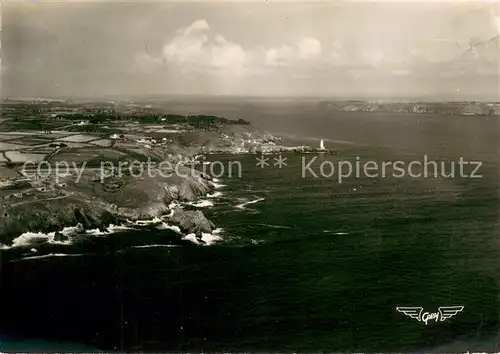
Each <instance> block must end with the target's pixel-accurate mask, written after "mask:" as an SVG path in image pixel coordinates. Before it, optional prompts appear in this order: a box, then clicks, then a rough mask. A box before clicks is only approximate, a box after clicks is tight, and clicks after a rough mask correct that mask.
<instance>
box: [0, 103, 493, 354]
mask: <svg viewBox="0 0 500 354" xmlns="http://www.w3.org/2000/svg"><path fill="white" fill-rule="evenodd" d="M290 112H294V114H296V110H293V109H292V110H290ZM272 117H274V120H273V119H271V118H272ZM311 117H312V118H310V119H309V120H308V121H305V120H299V119H298V118H297V117H295V116H294V115H286V114H282V115H279V114H276V115H274V114H273V115H269V116H266V117H254V120H256V121H259V122H258V123H261V125H264V126H266V127H267V128H269V129H271V130H277V129H278V128H281V131H285V132H286V133H288V134H289V135H293V136H298V135H299V133H301V134H302V136H303V137H324V138H325V139H330V140H326V143H327V146H328V147H332V148H337V149H339V151H340V154H339V155H334V156H329V155H327V156H322V157H319V158H318V160H316V163H314V164H313V169H314V170H315V171H316V172H318V171H319V165H320V163H321V161H323V160H325V159H326V160H329V161H335V160H339V159H341V160H347V161H352V162H354V161H355V160H356V157H358V156H359V157H360V160H361V161H367V160H373V161H379V162H380V161H382V160H401V161H405V162H407V163H409V162H411V161H413V160H418V161H420V160H422V158H423V155H424V154H426V155H429V157H431V158H435V159H444V160H446V161H448V162H450V161H451V160H453V159H458V158H459V157H460V156H463V157H464V159H466V160H481V161H482V162H483V165H482V167H481V170H480V173H481V174H482V178H479V179H470V178H459V177H457V178H411V177H405V178H382V177H378V178H370V177H366V176H365V177H362V176H361V177H359V178H354V177H351V178H346V179H345V180H344V181H343V182H342V183H338V180H337V179H336V178H335V177H331V178H314V177H312V176H309V175H308V176H307V177H306V178H302V176H301V172H302V171H301V170H302V160H301V159H302V158H305V159H306V162H307V161H310V160H311V159H312V158H313V157H314V156H313V155H306V156H305V157H302V156H298V155H287V158H288V160H287V166H286V167H283V168H282V169H279V168H278V167H266V168H264V169H261V168H259V167H256V166H255V163H256V161H255V156H247V157H243V156H242V157H234V156H233V157H230V156H226V157H217V159H218V160H220V161H222V162H223V163H224V164H225V165H226V166H227V163H228V162H229V161H234V160H238V161H240V162H241V164H242V174H241V177H240V178H238V177H234V176H233V177H232V178H228V177H227V176H225V177H221V182H220V183H224V184H226V187H224V188H222V189H220V191H222V192H223V196H222V197H221V198H220V199H217V200H215V201H216V205H215V206H214V207H213V208H208V209H204V212H206V214H207V216H209V217H210V218H211V219H212V220H213V221H214V222H215V223H216V224H217V225H218V226H220V227H222V228H223V229H224V231H223V233H222V237H223V239H224V241H223V242H221V243H219V244H215V245H212V246H207V247H198V246H196V245H193V244H190V243H188V242H181V241H179V240H178V239H177V238H176V237H175V236H173V235H172V233H171V232H168V231H158V230H153V229H152V230H150V231H148V232H134V233H122V234H114V235H112V236H109V237H107V238H100V239H99V240H98V241H95V243H93V244H88V243H87V244H85V245H83V244H82V245H80V246H75V247H74V248H75V249H74V250H73V252H78V253H87V255H85V256H77V257H76V256H75V257H53V258H46V259H37V260H24V261H20V262H11V261H10V260H11V259H10V258H9V257H11V256H8V255H4V260H3V262H2V272H1V281H2V283H1V284H0V310H1V311H0V316H1V324H0V328H1V332H2V333H5V334H6V335H8V336H11V338H22V339H27V338H36V339H46V340H52V341H64V342H75V343H80V344H85V345H87V346H90V347H93V348H100V349H103V350H113V349H118V350H163V351H166V350H168V351H173V350H190V351H223V350H226V351H244V350H253V351H257V350H259V351H267V350H279V351H291V350H294V351H339V350H347V351H365V352H366V351H410V350H419V349H422V350H424V349H426V348H432V347H436V346H440V345H446V344H447V343H453V342H456V341H461V342H462V343H466V344H467V345H468V346H467V348H465V347H464V348H460V349H464V350H465V349H468V350H470V349H473V348H474V347H470V346H471V345H474V343H478V342H487V343H488V344H487V345H489V346H490V347H489V348H490V350H491V345H493V344H494V341H495V340H494V339H493V342H492V339H491V338H494V336H495V334H497V333H498V329H499V315H500V314H499V289H498V286H499V280H500V279H499V278H500V276H499V274H500V267H499V252H498V247H499V238H498V220H499V219H498V216H499V215H498V205H499V200H498V190H499V180H498V149H497V143H498V132H499V130H498V122H497V121H494V120H491V119H487V118H476V117H435V116H414V115H399V116H398V115H392V116H377V115H359V114H356V115H354V114H345V115H342V116H337V117H335V119H334V120H332V119H331V117H326V116H325V117H323V119H322V118H321V117H317V116H314V115H311ZM286 122H288V124H285V123H286ZM334 141H337V142H334ZM338 141H341V142H338ZM310 142H311V144H313V143H314V144H317V143H318V142H317V140H311V141H310ZM269 162H271V163H273V162H274V161H273V159H272V158H271V160H270V161H269ZM469 172H470V170H469ZM251 201H254V203H248V202H251ZM245 203H247V204H245ZM242 204H243V205H242ZM159 243H164V244H172V245H177V246H178V247H164V248H160V247H156V248H131V247H130V246H132V245H148V244H159ZM60 251H61V250H60ZM454 305H462V306H464V310H463V311H462V312H461V313H459V314H458V315H457V316H455V317H453V318H452V319H450V320H447V321H445V322H440V323H430V322H429V324H428V325H427V326H425V325H424V324H423V323H421V322H418V321H416V320H414V319H411V318H409V317H406V316H404V315H403V314H401V313H398V312H397V311H396V309H395V307H396V306H422V307H424V309H425V310H426V311H429V312H434V311H436V309H437V308H438V307H440V306H454ZM12 336H15V337H12ZM0 343H1V341H0ZM492 343H493V344H492ZM75 348H77V347H75ZM476 348H477V347H476ZM0 349H1V348H0ZM486 349H488V348H486ZM19 350H20V349H19ZM75 350H78V349H75ZM483 350H485V349H483ZM497 351H498V350H497Z"/></svg>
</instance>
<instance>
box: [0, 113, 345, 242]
mask: <svg viewBox="0 0 500 354" xmlns="http://www.w3.org/2000/svg"><path fill="white" fill-rule="evenodd" d="M32 105H33V107H32V109H33V114H35V115H36V117H37V119H38V120H39V119H44V124H45V125H47V126H50V125H54V126H57V127H60V125H61V124H64V126H63V128H64V129H61V128H58V130H56V131H52V132H51V129H48V128H45V129H43V131H37V130H36V129H37V127H38V128H39V123H37V125H33V124H31V123H30V122H29V121H26V122H24V121H23V122H22V123H20V122H19V121H18V120H16V119H15V118H12V119H11V120H7V121H5V122H4V123H3V129H4V130H5V132H4V133H3V134H4V139H8V140H7V141H9V142H10V141H14V142H15V141H17V140H19V139H21V141H26V142H29V143H30V144H35V145H33V148H29V149H28V148H24V150H22V151H20V150H13V151H7V150H5V151H7V152H8V153H10V156H15V157H16V158H18V159H19V160H18V161H10V160H9V161H8V163H7V164H5V166H1V165H0V249H1V248H8V247H12V246H13V242H14V241H15V239H16V238H17V237H19V236H20V235H23V234H24V233H43V234H48V233H51V234H53V237H52V236H51V238H50V240H48V241H50V242H67V241H69V237H68V236H67V235H65V234H64V233H63V232H62V231H63V230H64V228H68V227H73V228H76V230H82V231H89V230H97V229H98V230H100V231H104V230H107V229H108V227H109V226H110V225H127V224H130V223H134V222H136V221H139V220H153V219H155V218H162V219H164V220H166V222H167V223H168V224H169V225H172V226H174V227H176V230H179V232H180V233H181V234H182V236H187V235H194V237H195V240H197V241H198V242H199V243H200V244H202V243H203V234H212V232H213V231H214V230H215V225H214V224H213V223H212V222H211V221H210V220H208V219H207V218H206V217H205V215H204V214H203V212H202V211H200V210H195V211H193V210H187V209H186V208H184V207H183V206H182V204H185V203H193V202H195V201H197V200H198V199H199V198H202V197H204V196H207V195H208V194H209V193H212V192H213V190H214V183H213V181H212V180H211V177H210V176H209V175H207V174H205V173H203V172H201V171H199V170H197V169H196V168H197V166H198V165H200V164H203V161H200V160H199V157H203V156H204V155H214V154H232V155H233V154H279V153H316V152H319V153H335V152H334V151H331V150H326V149H324V148H323V149H314V148H311V147H309V146H295V147H290V146H285V144H284V143H283V140H282V139H281V138H279V137H276V136H273V135H272V134H270V133H268V132H264V131H260V130H258V129H256V128H254V127H252V126H251V125H250V124H249V123H248V122H246V121H244V120H242V119H239V120H234V121H233V120H228V119H226V118H219V117H213V116H179V115H168V114H167V115H165V114H147V115H142V113H140V114H139V115H137V114H135V113H134V114H132V115H129V114H128V113H124V112H121V113H120V112H117V111H115V112H114V113H113V114H110V113H107V114H104V115H103V114H102V112H101V113H99V119H97V118H96V116H95V115H90V116H87V115H81V114H79V113H78V109H77V110H76V112H72V114H71V115H67V116H66V115H65V116H63V117H62V118H61V117H59V116H57V115H56V116H54V113H50V112H51V110H52V108H50V107H49V112H47V114H46V116H44V115H43V114H42V115H41V113H40V112H41V108H40V107H38V106H37V104H36V103H32ZM58 105H59V104H58ZM30 107H31V106H30V105H27V106H25V105H24V104H23V105H17V104H13V105H11V106H9V110H10V111H11V112H10V113H9V114H12V115H13V117H15V116H16V114H26V110H28V111H29V110H30V109H31V108H30ZM45 109H47V107H43V110H45ZM54 109H56V111H58V110H60V109H61V107H54ZM68 109H69V108H68ZM86 109H88V108H86ZM43 110H42V111H43ZM71 110H74V107H71ZM84 111H86V110H84ZM7 113H8V112H7ZM54 117H55V118H54ZM84 118H85V119H87V120H82V121H81V119H84ZM59 119H64V120H65V121H64V123H61V122H60V121H59ZM20 124H22V125H23V126H24V125H26V128H27V129H25V130H22V131H21V130H19V129H20ZM111 133H112V134H111ZM47 134H49V135H51V137H47ZM39 142H44V143H43V144H39ZM1 144H2V143H1V142H0V146H2V145H1ZM4 146H6V148H7V149H8V148H9V147H11V146H14V147H16V146H21V145H14V144H10V143H9V144H6V145H4ZM1 150H2V149H0V152H1ZM42 153H43V155H41V154H42ZM24 154H27V155H28V156H33V157H37V158H39V157H40V156H43V159H42V160H38V165H37V164H36V163H35V162H33V166H34V167H33V170H32V171H31V172H30V173H31V175H28V173H27V171H23V163H25V162H26V161H29V162H30V163H31V161H30V160H26V158H25V157H23V155H24ZM40 161H43V163H46V166H49V167H52V171H53V168H54V166H57V165H58V164H63V165H66V166H71V168H69V169H67V171H65V173H62V174H61V173H56V174H55V175H54V174H52V175H50V174H49V175H39V174H40V171H39V170H38V169H36V173H35V167H37V166H38V167H39V166H40V165H41V162H40ZM146 161H148V162H147V164H148V173H139V174H137V170H139V172H140V171H142V172H144V170H143V168H144V166H143V164H144V163H146ZM137 163H139V165H137ZM151 163H153V168H151V166H150V165H149V164H151ZM165 163H166V164H165ZM104 166H105V167H106V168H103V167H104ZM117 166H119V167H120V168H118V169H116V167H117ZM174 166H175V167H174ZM109 167H111V170H110V169H109ZM122 167H125V168H124V171H123V170H122V169H121V168H122ZM141 169H142V170H141ZM28 172H29V171H28ZM2 174H3V175H2ZM13 175H14V176H16V177H12V176H13ZM4 176H6V177H4ZM7 176H8V177H7ZM191 238H192V237H191Z"/></svg>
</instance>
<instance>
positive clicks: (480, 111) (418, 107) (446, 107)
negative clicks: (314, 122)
mask: <svg viewBox="0 0 500 354" xmlns="http://www.w3.org/2000/svg"><path fill="white" fill-rule="evenodd" d="M318 106H319V107H320V108H326V109H332V110H338V111H344V112H380V113H419V114H443V115H471V116H477V115H480V116H498V115H500V103H498V102H477V101H460V102H373V101H372V102H370V101H322V102H320V103H319V104H318Z"/></svg>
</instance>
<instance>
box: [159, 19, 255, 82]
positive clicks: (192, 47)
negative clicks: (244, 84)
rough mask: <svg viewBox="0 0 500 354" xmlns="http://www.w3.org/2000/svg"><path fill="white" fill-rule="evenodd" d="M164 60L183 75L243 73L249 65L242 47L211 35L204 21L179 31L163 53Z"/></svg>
mask: <svg viewBox="0 0 500 354" xmlns="http://www.w3.org/2000/svg"><path fill="white" fill-rule="evenodd" d="M162 60H163V61H165V62H166V63H167V64H170V65H177V66H179V67H180V68H181V69H182V70H184V71H195V72H196V71H207V70H208V71H210V70H216V71H220V70H227V71H229V72H233V73H240V72H241V71H242V70H244V68H245V65H246V64H247V53H246V52H245V50H244V49H243V48H242V46H241V45H239V44H237V43H233V42H231V41H229V40H227V39H226V38H225V37H224V36H223V35H221V34H216V35H212V33H211V32H210V26H209V24H208V22H207V21H206V20H204V19H200V20H197V21H195V22H193V23H192V24H191V25H189V26H188V27H186V28H184V29H181V30H179V31H177V35H176V36H175V37H174V38H173V39H172V40H171V41H170V42H168V43H167V44H165V45H164V47H163V51H162Z"/></svg>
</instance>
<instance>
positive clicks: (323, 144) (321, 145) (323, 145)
mask: <svg viewBox="0 0 500 354" xmlns="http://www.w3.org/2000/svg"><path fill="white" fill-rule="evenodd" d="M319 149H320V150H326V148H325V142H324V141H323V139H321V141H320V142H319Z"/></svg>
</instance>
